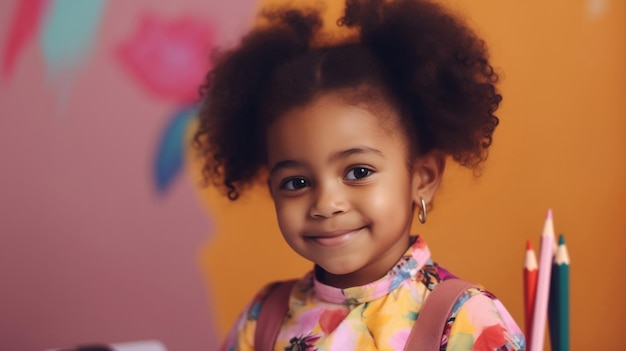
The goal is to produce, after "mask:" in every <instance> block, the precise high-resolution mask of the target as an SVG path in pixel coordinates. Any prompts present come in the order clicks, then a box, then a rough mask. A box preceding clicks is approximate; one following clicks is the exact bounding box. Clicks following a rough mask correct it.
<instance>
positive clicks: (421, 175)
mask: <svg viewBox="0 0 626 351" xmlns="http://www.w3.org/2000/svg"><path fill="white" fill-rule="evenodd" d="M445 167H446V158H445V156H444V155H442V154H440V153H437V152H431V153H428V154H426V155H424V156H421V157H419V158H417V159H416V160H415V161H414V162H413V202H414V203H420V198H423V199H424V201H425V202H426V203H427V204H430V203H431V201H432V200H433V198H434V197H435V193H436V192H437V189H438V188H439V185H440V184H441V179H442V177H443V171H444V169H445Z"/></svg>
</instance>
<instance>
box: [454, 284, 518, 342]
mask: <svg viewBox="0 0 626 351" xmlns="http://www.w3.org/2000/svg"><path fill="white" fill-rule="evenodd" d="M443 344H447V348H446V349H447V350H456V349H472V350H495V349H497V350H503V351H504V350H506V351H509V350H524V348H525V341H524V335H523V333H522V331H521V329H520V328H519V327H518V325H517V324H516V323H515V321H514V320H513V318H512V317H511V315H510V313H509V312H508V311H507V310H506V308H505V307H504V305H503V304H502V303H501V302H500V300H498V299H497V298H496V297H495V296H494V295H493V294H491V293H490V292H488V291H485V290H482V289H479V288H476V287H474V288H470V289H468V290H467V291H466V292H465V293H463V294H462V295H461V296H460V297H459V299H458V300H457V302H456V303H455V305H454V307H453V309H452V314H451V315H450V318H449V320H448V323H447V325H446V329H445V332H444V340H443V343H442V345H443Z"/></svg>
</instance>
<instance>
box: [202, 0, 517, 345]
mask: <svg viewBox="0 0 626 351" xmlns="http://www.w3.org/2000/svg"><path fill="white" fill-rule="evenodd" d="M320 18H321V17H320V15H319V13H318V12H316V11H315V10H298V9H295V8H286V9H278V10H276V9H274V10H272V11H266V12H265V13H264V14H263V20H264V21H263V22H262V23H261V24H259V26H258V27H257V28H255V29H253V30H252V31H251V32H250V33H249V34H247V35H246V36H245V37H244V38H243V40H242V42H241V44H240V45H239V46H238V47H237V48H235V49H234V50H231V51H229V52H226V53H224V54H222V55H221V56H219V57H217V60H216V62H215V65H214V68H213V69H212V71H211V72H210V73H209V74H208V75H207V78H206V82H205V84H204V86H203V88H204V89H203V91H204V95H205V100H204V101H205V102H204V104H203V109H202V111H201V123H200V128H199V130H198V132H197V134H196V136H195V144H196V146H197V147H198V148H199V150H200V151H201V152H202V154H203V156H204V157H205V158H206V164H205V166H204V169H203V170H204V174H205V176H206V178H207V180H210V181H212V182H214V183H215V184H217V185H219V186H221V187H223V189H225V191H226V194H227V195H228V197H229V198H230V199H231V200H235V199H237V198H238V197H239V195H240V193H241V192H242V190H244V189H245V188H246V187H247V186H249V185H252V184H253V183H254V182H255V181H263V182H267V185H268V186H269V188H270V193H271V197H272V199H273V201H274V204H275V209H276V215H277V219H278V223H279V227H280V230H281V232H282V235H283V236H284V238H285V240H286V241H287V243H288V244H289V246H290V247H291V248H293V250H295V251H296V252H297V253H298V254H300V255H302V256H303V257H305V258H307V259H309V260H311V261H312V262H313V263H314V269H313V271H311V272H310V273H308V274H306V275H305V276H304V277H303V278H302V279H300V280H299V281H298V282H297V283H296V284H295V286H294V287H293V289H292V290H291V292H290V296H289V299H288V301H289V310H288V313H287V314H286V315H285V318H284V319H283V321H282V325H281V327H280V332H279V334H278V337H277V339H276V342H275V346H274V350H402V349H403V348H404V346H405V344H406V343H407V338H408V335H409V332H410V330H411V327H412V326H413V324H414V323H415V320H416V319H417V316H418V314H419V312H420V309H421V306H422V304H423V303H424V301H425V299H426V298H427V297H428V295H429V293H430V291H431V290H433V288H434V287H435V286H437V284H439V283H440V282H441V281H442V280H445V279H446V278H449V277H450V276H451V274H449V273H448V272H447V271H445V270H444V269H443V268H442V267H441V266H439V265H437V264H435V263H434V262H433V261H432V260H431V257H430V251H429V250H428V247H427V246H426V243H425V241H424V239H423V238H422V237H421V236H412V235H410V233H409V231H410V228H411V223H412V220H413V217H414V215H415V214H416V212H417V217H418V219H419V220H420V221H421V222H424V221H425V220H426V217H427V209H429V207H430V204H432V201H433V198H434V196H435V193H436V191H437V188H438V186H439V184H440V182H441V178H442V174H443V171H444V166H445V163H446V161H447V160H448V159H452V160H454V161H456V162H459V163H460V164H461V165H464V166H467V167H469V168H471V169H473V170H478V169H479V167H480V165H481V163H482V162H483V161H484V160H485V159H486V157H487V149H488V147H489V146H490V144H491V140H492V134H493V131H494V129H495V127H496V125H497V124H498V118H497V117H496V116H495V115H494V112H495V111H496V109H497V107H498V105H499V103H500V100H501V96H500V95H499V94H498V92H497V91H496V88H495V83H496V82H497V80H498V76H497V75H496V74H495V73H494V71H493V69H492V66H491V64H490V63H489V60H488V55H487V50H486V48H485V45H484V43H483V41H481V40H480V39H479V38H478V37H477V36H476V35H475V34H474V33H473V32H472V31H471V30H470V29H469V28H468V27H466V26H465V24H464V23H463V22H462V21H461V20H459V19H458V18H456V17H454V16H453V15H451V14H450V13H448V12H447V11H446V10H445V9H443V8H442V7H440V6H439V5H437V4H435V3H431V2H428V1H421V0H420V1H418V0H387V1H385V0H347V1H346V8H345V13H344V16H343V17H342V18H341V19H340V20H339V21H338V22H337V25H338V26H340V27H342V28H341V29H343V30H344V32H345V33H344V34H342V35H336V36H334V37H331V36H330V35H328V34H327V33H326V32H323V31H322V30H321V29H322V21H321V19H320ZM267 295H268V288H264V289H262V290H261V291H260V292H259V293H258V294H257V296H256V297H255V298H254V299H253V301H252V302H251V303H250V304H249V305H248V307H246V309H245V311H244V312H243V313H242V315H241V316H240V318H239V320H238V321H237V322H236V324H235V326H234V328H233V329H232V331H231V333H230V335H229V337H228V339H227V341H226V343H225V345H224V348H223V349H224V350H254V349H255V347H258V346H259V345H255V340H254V335H255V329H257V325H256V324H257V320H258V315H259V311H260V310H261V311H262V308H263V303H264V301H265V298H266V297H267ZM258 328H259V329H260V330H262V328H263V326H262V325H259V326H258ZM440 338H441V350H521V349H523V348H524V340H523V336H522V334H521V332H520V330H519V328H518V327H517V325H516V324H515V323H514V322H513V320H512V319H511V317H510V315H509V314H508V312H507V311H506V310H505V309H504V307H503V306H502V305H501V303H500V302H499V301H498V300H497V299H496V298H495V297H494V296H493V295H491V294H489V293H487V292H485V291H482V290H480V289H477V288H471V289H469V290H467V291H465V293H464V294H463V295H462V296H461V298H460V299H459V300H458V302H457V303H456V305H455V307H454V309H453V311H452V314H451V315H450V317H449V319H448V324H447V327H446V328H445V330H443V332H442V335H441V337H440Z"/></svg>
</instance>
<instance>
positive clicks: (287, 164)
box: [270, 146, 384, 175]
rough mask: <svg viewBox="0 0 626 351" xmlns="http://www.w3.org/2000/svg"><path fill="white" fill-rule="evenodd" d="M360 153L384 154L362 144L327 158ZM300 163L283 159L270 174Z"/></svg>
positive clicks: (338, 158)
mask: <svg viewBox="0 0 626 351" xmlns="http://www.w3.org/2000/svg"><path fill="white" fill-rule="evenodd" d="M360 154H371V155H377V156H381V157H382V156H384V155H383V153H382V152H381V151H380V150H378V149H374V148H371V147H368V146H362V147H353V148H350V149H347V150H342V151H339V152H336V153H335V154H333V155H331V156H330V158H329V160H330V161H331V162H332V161H337V160H341V159H345V158H348V157H350V156H352V155H360ZM301 164H302V163H301V162H299V161H296V160H284V161H280V162H277V163H276V164H275V165H274V166H273V167H272V169H271V170H270V175H271V174H273V173H275V172H276V171H278V170H280V169H283V168H296V167H299V166H300V165H301Z"/></svg>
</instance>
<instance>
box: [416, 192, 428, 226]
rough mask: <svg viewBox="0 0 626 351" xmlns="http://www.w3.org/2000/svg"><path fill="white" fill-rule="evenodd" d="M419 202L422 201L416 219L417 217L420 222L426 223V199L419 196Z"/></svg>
mask: <svg viewBox="0 0 626 351" xmlns="http://www.w3.org/2000/svg"><path fill="white" fill-rule="evenodd" d="M420 202H421V203H422V208H421V209H420V211H419V213H418V214H417V219H419V221H420V223H422V224H424V223H426V201H424V198H422V197H421V196H420Z"/></svg>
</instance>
